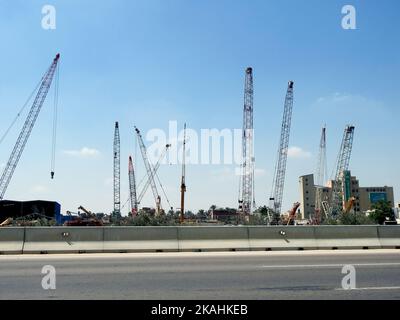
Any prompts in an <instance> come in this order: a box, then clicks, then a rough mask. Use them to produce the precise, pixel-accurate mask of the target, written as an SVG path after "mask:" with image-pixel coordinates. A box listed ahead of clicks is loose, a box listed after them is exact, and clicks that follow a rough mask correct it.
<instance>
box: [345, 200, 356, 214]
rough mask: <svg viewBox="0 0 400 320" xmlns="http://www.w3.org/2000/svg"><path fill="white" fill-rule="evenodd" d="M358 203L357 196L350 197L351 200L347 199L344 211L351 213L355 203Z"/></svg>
mask: <svg viewBox="0 0 400 320" xmlns="http://www.w3.org/2000/svg"><path fill="white" fill-rule="evenodd" d="M355 203H356V198H355V197H350V199H349V200H347V201H346V204H345V207H344V211H343V212H344V213H349V212H350V210H351V209H352V208H353V207H354V204H355Z"/></svg>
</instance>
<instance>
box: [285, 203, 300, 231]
mask: <svg viewBox="0 0 400 320" xmlns="http://www.w3.org/2000/svg"><path fill="white" fill-rule="evenodd" d="M299 207H300V202H295V203H294V204H293V207H292V209H291V210H290V211H289V218H288V222H287V225H290V224H291V223H292V222H293V223H294V219H295V218H296V212H297V209H298V208H299Z"/></svg>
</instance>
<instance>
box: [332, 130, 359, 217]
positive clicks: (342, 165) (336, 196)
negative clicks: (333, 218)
mask: <svg viewBox="0 0 400 320" xmlns="http://www.w3.org/2000/svg"><path fill="white" fill-rule="evenodd" d="M353 138H354V126H352V125H346V127H345V129H344V133H343V139H342V143H341V145H340V150H339V154H338V158H337V163H336V171H335V177H334V179H335V180H334V182H333V186H332V202H331V207H330V210H329V211H330V214H333V215H337V214H338V213H339V212H340V211H342V209H343V207H344V206H343V201H344V197H343V173H344V172H345V171H346V170H348V169H349V163H350V156H351V151H352V149H353Z"/></svg>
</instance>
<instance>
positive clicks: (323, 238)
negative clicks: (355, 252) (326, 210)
mask: <svg viewBox="0 0 400 320" xmlns="http://www.w3.org/2000/svg"><path fill="white" fill-rule="evenodd" d="M315 238H316V241H317V245H318V249H335V248H338V249H363V248H369V249H376V248H380V247H381V244H380V242H379V239H378V228H377V226H316V227H315Z"/></svg>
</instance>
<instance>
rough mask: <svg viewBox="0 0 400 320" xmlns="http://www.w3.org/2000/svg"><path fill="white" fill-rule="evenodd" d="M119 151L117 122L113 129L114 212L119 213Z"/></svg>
mask: <svg viewBox="0 0 400 320" xmlns="http://www.w3.org/2000/svg"><path fill="white" fill-rule="evenodd" d="M120 192H121V151H120V137H119V126H118V122H115V129H114V212H113V214H115V215H119V214H120V213H121V197H120Z"/></svg>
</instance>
